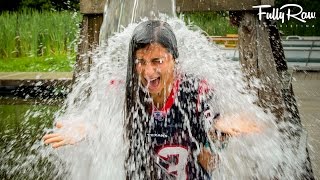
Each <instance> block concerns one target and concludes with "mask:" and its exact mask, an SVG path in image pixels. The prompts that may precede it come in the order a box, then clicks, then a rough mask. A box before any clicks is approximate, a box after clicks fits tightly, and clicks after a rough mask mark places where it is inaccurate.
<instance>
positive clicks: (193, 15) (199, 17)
mask: <svg viewBox="0 0 320 180" xmlns="http://www.w3.org/2000/svg"><path fill="white" fill-rule="evenodd" d="M184 20H185V21H186V23H188V24H194V25H197V26H199V27H200V28H201V29H202V30H204V31H205V32H206V33H207V34H208V35H211V36H224V35H226V34H236V33H237V28H236V27H233V26H231V25H230V24H229V18H228V13H227V12H224V13H222V12H221V13H219V12H189V13H185V14H184Z"/></svg>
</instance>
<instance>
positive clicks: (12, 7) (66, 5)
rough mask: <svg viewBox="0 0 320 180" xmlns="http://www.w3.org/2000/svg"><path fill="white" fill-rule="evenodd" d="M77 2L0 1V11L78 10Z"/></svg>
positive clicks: (55, 0)
mask: <svg viewBox="0 0 320 180" xmlns="http://www.w3.org/2000/svg"><path fill="white" fill-rule="evenodd" d="M79 4H80V0H11V1H10V3H8V2H7V1H0V13H1V12H2V11H17V10H21V9H34V10H38V11H45V10H54V11H63V10H72V11H78V10H79Z"/></svg>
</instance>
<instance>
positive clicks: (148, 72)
mask: <svg viewBox="0 0 320 180" xmlns="http://www.w3.org/2000/svg"><path fill="white" fill-rule="evenodd" d="M154 72H155V67H154V66H153V65H152V64H151V63H146V65H145V66H144V75H145V76H152V75H153V73H154Z"/></svg>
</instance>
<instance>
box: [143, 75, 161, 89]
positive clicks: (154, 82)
mask: <svg viewBox="0 0 320 180" xmlns="http://www.w3.org/2000/svg"><path fill="white" fill-rule="evenodd" d="M145 80H146V81H147V88H148V89H149V90H155V89H156V88H157V87H158V86H159V84H160V77H157V78H153V79H148V80H147V79H145Z"/></svg>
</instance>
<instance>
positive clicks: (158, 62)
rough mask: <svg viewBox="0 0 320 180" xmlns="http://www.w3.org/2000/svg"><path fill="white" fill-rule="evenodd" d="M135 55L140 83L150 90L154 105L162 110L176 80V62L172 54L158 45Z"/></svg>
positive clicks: (148, 47)
mask: <svg viewBox="0 0 320 180" xmlns="http://www.w3.org/2000/svg"><path fill="white" fill-rule="evenodd" d="M135 55H136V56H135V57H136V60H135V63H136V72H137V73H138V75H139V79H140V83H141V84H142V85H143V86H144V87H145V88H147V89H148V92H149V93H150V95H151V97H152V99H153V103H154V104H155V105H156V106H157V107H158V108H161V107H162V106H163V105H164V103H165V101H166V99H167V98H168V96H169V94H170V92H171V88H172V85H173V82H174V79H175V60H174V59H173V56H172V54H171V53H169V52H168V50H167V49H166V48H164V47H163V46H162V45H160V44H158V43H152V44H150V45H148V46H146V47H145V48H142V49H139V50H137V51H136V54H135Z"/></svg>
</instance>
